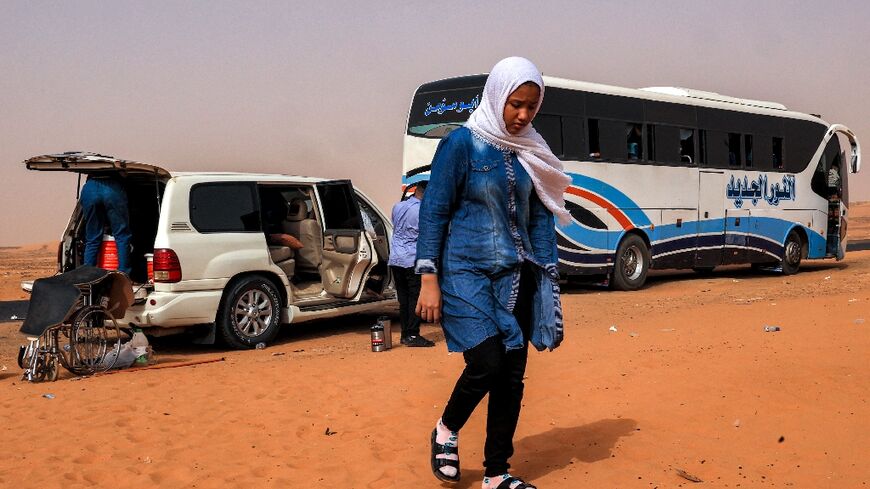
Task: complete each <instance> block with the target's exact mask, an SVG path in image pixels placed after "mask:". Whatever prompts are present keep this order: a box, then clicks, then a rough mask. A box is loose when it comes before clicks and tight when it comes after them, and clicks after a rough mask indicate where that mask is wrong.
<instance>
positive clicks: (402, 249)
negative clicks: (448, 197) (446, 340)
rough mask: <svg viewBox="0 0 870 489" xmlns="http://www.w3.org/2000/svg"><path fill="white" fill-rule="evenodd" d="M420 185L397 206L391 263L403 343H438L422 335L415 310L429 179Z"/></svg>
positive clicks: (419, 183)
mask: <svg viewBox="0 0 870 489" xmlns="http://www.w3.org/2000/svg"><path fill="white" fill-rule="evenodd" d="M416 185H417V186H416V188H415V189H414V194H413V195H411V196H410V197H408V198H407V199H406V200H403V201H401V202H399V203H398V204H396V205H395V206H393V214H392V221H393V243H392V246H390V260H389V262H388V263H389V265H390V270H391V271H392V272H393V278H394V279H395V281H396V295H397V296H398V299H399V319H400V321H401V322H402V344H403V345H406V346H435V343H433V342H432V341H430V340H427V339H426V338H424V337H422V336H420V316H418V315H417V313H416V312H415V311H414V309H415V308H416V307H417V298H418V297H419V295H420V276H419V275H417V274H416V273H415V272H414V262H415V261H416V258H417V235H418V234H419V233H420V202H422V200H423V193H424V192H425V190H426V182H425V181H421V182H417V184H416Z"/></svg>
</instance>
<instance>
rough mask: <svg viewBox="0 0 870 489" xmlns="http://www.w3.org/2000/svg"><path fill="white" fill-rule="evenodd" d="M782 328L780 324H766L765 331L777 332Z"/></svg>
mask: <svg viewBox="0 0 870 489" xmlns="http://www.w3.org/2000/svg"><path fill="white" fill-rule="evenodd" d="M780 330H781V328H780V327H779V326H768V325H766V324H765V325H764V332H765V333H775V332H777V331H780Z"/></svg>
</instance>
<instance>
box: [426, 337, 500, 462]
mask: <svg viewBox="0 0 870 489" xmlns="http://www.w3.org/2000/svg"><path fill="white" fill-rule="evenodd" d="M503 352H504V345H502V342H501V338H500V337H498V336H493V337H490V338H487V339H486V340H484V341H483V342H482V343H481V344H479V345H477V346H475V347H474V348H471V349H469V350H467V351H465V352H464V353H463V354H462V355H463V357H464V358H465V370H463V372H462V375H460V376H459V380H457V381H456V386H455V387H454V388H453V393H452V394H451V395H450V400H449V401H447V406H446V407H445V408H444V413H443V414H442V416H441V419H440V420H439V421H438V423H437V424H436V427H435V433H436V439H435V441H436V443H438V444H440V445H445V446H446V447H450V453H444V454H438V455H437V458H444V459H448V460H459V455H458V453H457V452H458V444H459V430H460V429H462V427H463V426H465V423H466V422H467V421H468V418H469V417H471V413H472V412H474V409H475V408H476V407H477V405H478V404H480V401H481V399H483V396H485V395H486V393H487V392H489V390H490V387H491V385H490V384H491V382H492V379H493V378H494V377H495V376H496V374H497V373H498V371H499V368H500V365H501V358H502V355H503ZM438 470H440V471H441V472H442V473H443V474H444V475H446V476H447V477H456V476H457V475H458V470H457V468H456V467H452V466H444V467H440V468H439V469H438Z"/></svg>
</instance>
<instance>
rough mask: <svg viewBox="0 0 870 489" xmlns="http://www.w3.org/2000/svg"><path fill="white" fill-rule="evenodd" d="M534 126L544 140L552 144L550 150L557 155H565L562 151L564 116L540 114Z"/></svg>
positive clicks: (533, 123)
mask: <svg viewBox="0 0 870 489" xmlns="http://www.w3.org/2000/svg"><path fill="white" fill-rule="evenodd" d="M532 126H533V127H534V128H535V130H536V131H538V134H540V135H541V137H542V138H544V141H546V142H547V144H548V145H549V146H550V151H552V152H553V154H554V155H556V156H563V155H564V152H563V151H562V118H561V117H559V116H557V115H551V114H538V115H537V117H535V120H534V121H533V122H532Z"/></svg>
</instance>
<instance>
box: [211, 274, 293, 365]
mask: <svg viewBox="0 0 870 489" xmlns="http://www.w3.org/2000/svg"><path fill="white" fill-rule="evenodd" d="M280 322H281V299H280V298H279V296H278V291H276V290H275V286H274V285H272V282H270V281H269V280H266V279H265V278H263V277H260V276H251V277H245V278H243V279H242V280H239V281H238V282H236V283H234V284H233V285H232V286H231V287H229V288H228V289H227V290H226V292H225V293H224V298H223V300H222V301H221V307H220V310H219V311H218V318H217V323H218V329H219V330H220V333H221V338H223V340H224V343H226V344H227V345H228V346H230V347H232V348H237V349H246V348H254V347H255V346H256V345H257V343H268V342H269V341H272V339H274V338H275V335H276V334H277V333H278V325H279V324H280Z"/></svg>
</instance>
